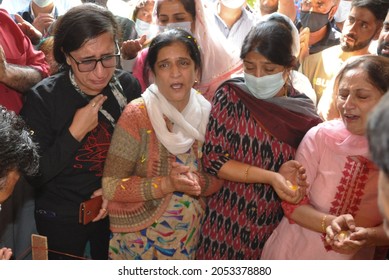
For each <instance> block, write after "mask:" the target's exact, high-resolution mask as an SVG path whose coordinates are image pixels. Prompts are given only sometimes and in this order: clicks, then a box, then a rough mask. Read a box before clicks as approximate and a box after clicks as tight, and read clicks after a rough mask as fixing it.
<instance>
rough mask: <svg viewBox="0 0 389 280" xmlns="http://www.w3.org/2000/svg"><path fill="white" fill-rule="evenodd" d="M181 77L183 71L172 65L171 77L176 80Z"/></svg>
mask: <svg viewBox="0 0 389 280" xmlns="http://www.w3.org/2000/svg"><path fill="white" fill-rule="evenodd" d="M180 75H181V69H180V67H179V66H178V65H177V64H175V63H173V64H172V67H171V68H170V76H171V77H173V78H175V77H179V76H180Z"/></svg>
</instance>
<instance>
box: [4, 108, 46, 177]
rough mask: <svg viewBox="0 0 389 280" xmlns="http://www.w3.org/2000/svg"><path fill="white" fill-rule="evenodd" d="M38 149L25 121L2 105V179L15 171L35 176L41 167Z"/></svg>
mask: <svg viewBox="0 0 389 280" xmlns="http://www.w3.org/2000/svg"><path fill="white" fill-rule="evenodd" d="M37 149H38V147H37V144H36V143H34V142H33V141H32V139H31V135H30V132H29V130H28V129H27V127H26V125H25V122H24V121H23V119H22V118H21V117H20V116H18V115H16V114H15V112H13V111H8V110H7V109H6V108H5V107H3V106H1V105H0V178H4V177H5V176H7V174H8V172H10V171H13V170H15V171H18V172H20V173H21V174H24V175H29V176H30V175H35V174H36V173H37V171H38V165H39V156H38V151H37Z"/></svg>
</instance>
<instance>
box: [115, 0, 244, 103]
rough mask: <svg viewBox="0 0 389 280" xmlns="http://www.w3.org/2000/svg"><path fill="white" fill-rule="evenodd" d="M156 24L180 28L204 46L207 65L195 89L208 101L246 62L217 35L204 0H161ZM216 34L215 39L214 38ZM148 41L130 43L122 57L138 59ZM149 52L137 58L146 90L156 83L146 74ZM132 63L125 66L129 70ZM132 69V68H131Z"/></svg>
mask: <svg viewBox="0 0 389 280" xmlns="http://www.w3.org/2000/svg"><path fill="white" fill-rule="evenodd" d="M155 14H156V22H157V24H158V26H159V31H160V32H163V31H165V30H168V29H173V28H178V29H184V30H186V31H188V32H190V33H191V34H192V35H193V37H195V38H196V40H197V43H198V45H199V46H200V51H201V56H202V60H203V61H205V62H206V65H207V67H204V69H203V72H202V75H201V77H200V78H199V79H198V80H197V81H196V85H195V88H196V89H197V90H199V91H200V92H201V93H202V94H203V95H204V97H205V98H206V99H208V100H211V98H212V96H213V94H214V93H215V90H216V88H217V87H218V86H219V85H220V84H221V83H222V82H223V81H225V80H227V79H229V78H230V77H231V75H232V74H235V73H237V72H240V71H241V69H242V62H241V60H240V58H239V56H238V55H232V54H231V53H230V52H229V49H228V43H227V40H226V38H225V37H224V36H223V35H222V34H219V32H215V30H217V28H218V27H217V26H216V25H215V22H214V21H213V20H212V19H213V18H212V15H211V11H210V10H208V9H207V8H205V7H204V6H203V3H202V1H201V0H158V1H156V3H155ZM211 34H212V36H210V35H211ZM144 41H145V38H141V39H140V40H137V41H127V42H124V43H123V46H122V53H123V54H122V57H123V58H125V59H129V58H134V57H135V56H136V55H137V52H138V51H140V50H141V48H142V44H143V43H144ZM146 55H147V49H144V50H142V51H141V52H140V53H139V54H138V55H137V58H136V62H135V65H134V67H133V68H132V71H133V74H134V76H135V77H136V78H138V80H139V82H140V84H141V86H142V89H143V90H145V89H146V88H147V86H148V85H149V84H150V83H151V82H152V81H151V80H150V81H149V78H151V76H149V72H147V71H144V70H145V67H144V60H145V57H146ZM127 65H128V64H126V63H125V62H124V63H123V68H124V69H126V67H127ZM128 70H129V69H128Z"/></svg>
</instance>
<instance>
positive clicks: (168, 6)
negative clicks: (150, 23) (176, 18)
mask: <svg viewBox="0 0 389 280" xmlns="http://www.w3.org/2000/svg"><path fill="white" fill-rule="evenodd" d="M179 13H188V12H187V11H186V10H185V7H184V5H183V4H182V3H181V1H180V0H161V1H159V2H158V15H169V14H179Z"/></svg>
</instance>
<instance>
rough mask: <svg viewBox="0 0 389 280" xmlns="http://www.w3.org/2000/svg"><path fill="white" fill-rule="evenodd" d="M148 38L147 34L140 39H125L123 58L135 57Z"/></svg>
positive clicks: (122, 50)
mask: <svg viewBox="0 0 389 280" xmlns="http://www.w3.org/2000/svg"><path fill="white" fill-rule="evenodd" d="M146 39H147V37H146V35H142V36H141V37H140V38H138V39H135V40H127V41H124V42H123V43H122V47H121V53H122V58H123V59H126V60H129V59H134V58H135V57H136V56H137V55H138V52H139V51H140V50H141V49H142V48H143V45H144V43H145V42H146Z"/></svg>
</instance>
